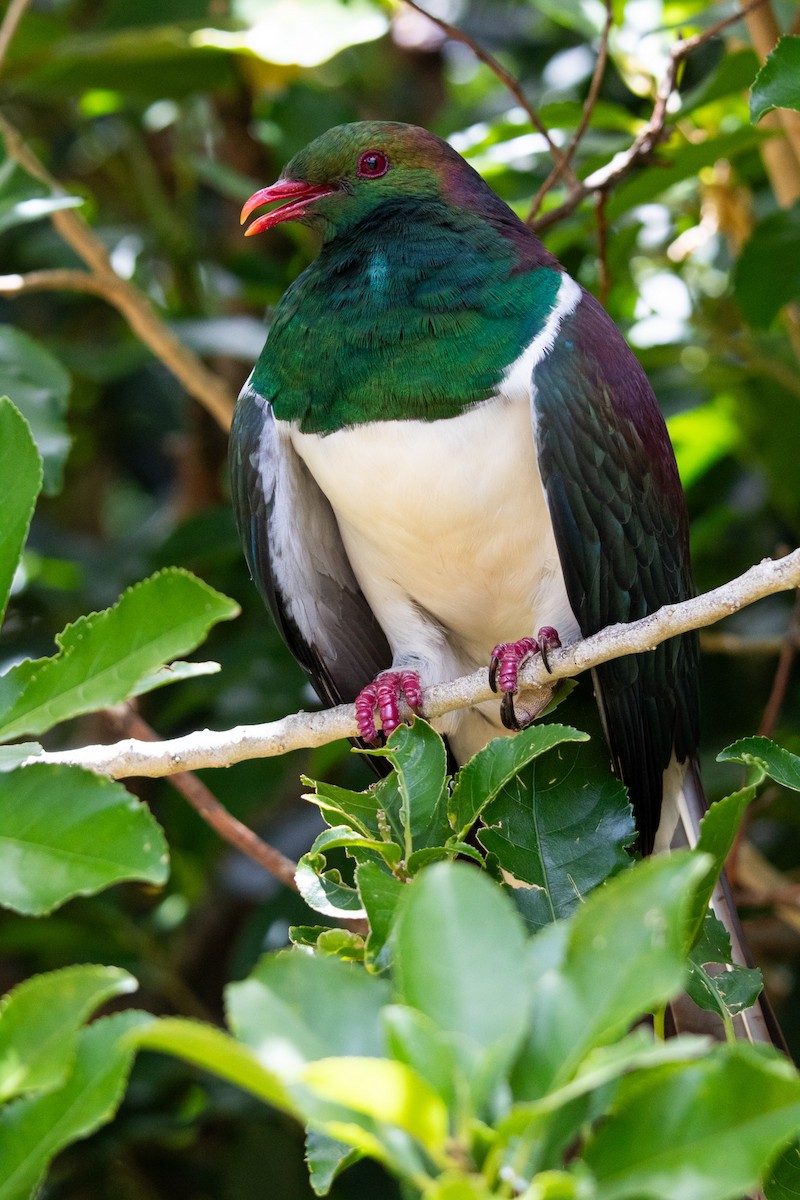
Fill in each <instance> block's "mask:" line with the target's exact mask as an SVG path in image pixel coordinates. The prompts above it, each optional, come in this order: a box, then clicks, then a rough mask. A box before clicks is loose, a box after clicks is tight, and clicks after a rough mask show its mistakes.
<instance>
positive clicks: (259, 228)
mask: <svg viewBox="0 0 800 1200" xmlns="http://www.w3.org/2000/svg"><path fill="white" fill-rule="evenodd" d="M335 191H336V187H335V186H334V185H332V184H329V183H304V182H303V181H302V180H301V179H279V180H278V181H277V183H273V184H272V185H271V186H270V187H265V188H262V189H261V191H260V192H254V193H253V195H252V196H251V197H250V199H249V200H248V201H247V203H246V204H245V206H244V208H243V209H242V215H241V223H242V225H244V223H245V221H246V220H247V218H248V217H249V216H250V214H251V213H252V212H253V211H254V210H255V209H257V208H260V207H261V205H262V204H272V203H274V202H275V201H276V200H288V201H289V203H288V204H283V205H281V207H280V208H276V209H273V211H272V212H269V213H265V214H264V216H263V217H259V218H258V219H257V220H256V221H254V222H253V224H252V225H251V226H250V227H249V229H245V231H244V236H245V237H252V236H253V234H254V233H263V232H264V230H265V229H271V228H272V226H273V225H280V223H281V222H282V221H296V220H297V218H298V217H302V216H303V214H304V213H305V211H306V209H307V208H308V206H309V204H311V203H313V201H314V200H320V199H321V198H322V197H323V196H330V195H332V194H333V192H335Z"/></svg>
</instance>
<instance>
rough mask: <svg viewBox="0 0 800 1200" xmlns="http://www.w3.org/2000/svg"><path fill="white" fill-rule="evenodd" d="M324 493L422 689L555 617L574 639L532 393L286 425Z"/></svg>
mask: <svg viewBox="0 0 800 1200" xmlns="http://www.w3.org/2000/svg"><path fill="white" fill-rule="evenodd" d="M290 437H291V440H292V443H293V445H294V447H295V449H296V451H297V453H298V454H299V455H300V457H301V458H303V459H304V460H305V462H306V464H307V466H308V467H309V469H310V471H311V473H312V475H313V476H314V478H315V479H316V481H317V483H318V484H319V486H320V487H321V488H322V490H323V492H324V493H325V495H326V496H327V497H328V499H329V501H330V503H331V505H332V507H333V510H334V512H335V514H336V518H337V520H338V523H339V528H340V530H341V535H342V540H343V542H344V545H345V548H346V550H347V554H348V557H349V559H350V562H351V563H352V566H353V569H354V571H355V574H356V577H357V578H358V581H359V583H360V585H361V588H362V590H363V592H364V594H365V596H366V598H367V600H368V602H369V604H370V606H371V608H372V609H373V611H374V612H375V614H376V616H377V618H378V620H379V622H380V624H381V626H382V627H383V629H384V631H385V632H386V635H387V638H388V640H389V644H390V645H391V647H392V652H393V654H394V658H395V662H396V663H402V662H404V661H412V662H414V663H415V665H416V663H417V662H418V661H419V662H421V664H422V669H421V675H422V676H423V682H424V683H426V684H427V683H432V682H435V681H437V680H439V679H444V678H449V677H452V676H453V674H455V673H459V672H464V671H468V670H474V669H475V668H476V667H478V666H480V665H482V664H485V663H487V662H488V658H489V653H490V651H491V648H492V646H493V645H494V644H495V643H496V642H498V641H511V640H514V639H517V638H520V637H525V636H527V635H529V634H531V633H535V632H536V630H537V629H538V628H539V627H540V626H541V625H554V626H555V627H556V628H557V629H558V630H559V633H560V634H561V637H562V639H563V640H565V641H566V640H570V639H572V638H573V637H576V636H577V635H578V628H577V623H576V621H575V618H574V616H573V613H572V609H571V607H570V604H569V601H568V599H567V595H566V590H565V588H564V582H563V577H562V573H561V568H560V564H559V559H558V553H557V550H556V546H555V539H554V536H553V529H552V524H551V521H550V517H549V514H548V511H547V507H546V502H545V497H544V491H543V489H542V484H541V479H540V476H539V470H538V466H537V462H536V453H535V448H534V443H533V434H532V430H531V418H530V403H529V400H528V399H527V398H525V399H523V398H517V399H514V400H509V399H505V398H499V399H496V400H491V401H486V402H485V403H483V404H481V405H479V406H477V407H476V408H474V409H471V410H470V411H469V412H467V413H465V414H463V415H461V416H459V417H455V418H452V419H449V420H441V421H433V422H423V421H418V422H397V421H387V422H376V423H374V424H369V425H363V426H356V427H353V428H350V429H347V430H342V431H340V432H337V433H332V434H329V435H327V436H324V437H323V436H319V435H317V434H302V433H299V432H297V431H296V430H292V431H291V433H290Z"/></svg>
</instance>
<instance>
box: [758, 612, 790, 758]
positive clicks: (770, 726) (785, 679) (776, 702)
mask: <svg viewBox="0 0 800 1200" xmlns="http://www.w3.org/2000/svg"><path fill="white" fill-rule="evenodd" d="M798 639H800V590H798V592H797V595H796V596H795V602H794V608H793V609H792V615H791V617H790V618H789V624H788V626H787V628H786V634H785V636H784V638H783V644H782V646H781V652H780V655H779V656H778V664H777V666H776V668H775V676H774V678H773V680H772V688H771V690H770V694H769V699H768V700H767V704H766V707H765V709H764V715H763V717H762V718H761V724H760V725H759V727H758V732H759V735H760V736H761V737H772V734H773V732H774V730H775V726H776V725H777V723H778V717H779V716H780V711H781V708H782V707H783V701H784V698H785V696H786V689H787V687H788V686H789V678H790V676H791V673H792V667H793V666H794V660H795V658H796V657H797V647H798Z"/></svg>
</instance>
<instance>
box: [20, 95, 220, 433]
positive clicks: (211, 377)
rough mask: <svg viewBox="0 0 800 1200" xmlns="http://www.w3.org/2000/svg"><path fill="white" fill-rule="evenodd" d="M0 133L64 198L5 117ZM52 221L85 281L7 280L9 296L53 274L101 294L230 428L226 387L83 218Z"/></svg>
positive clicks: (71, 275) (55, 216)
mask: <svg viewBox="0 0 800 1200" xmlns="http://www.w3.org/2000/svg"><path fill="white" fill-rule="evenodd" d="M0 132H1V133H2V134H3V137H4V139H5V143H6V148H7V150H8V153H9V155H10V156H11V158H13V159H14V160H15V161H16V162H17V163H19V165H20V166H21V167H22V168H23V169H24V170H25V171H27V172H28V174H29V175H32V176H33V177H34V179H38V180H39V181H40V183H43V184H44V185H45V186H46V187H47V188H48V190H49V191H51V192H54V193H56V194H60V195H63V194H64V191H63V188H62V187H61V185H60V184H59V183H58V181H57V180H56V179H54V178H53V176H52V175H51V174H50V173H49V171H48V170H47V169H46V168H45V167H44V166H43V164H42V163H41V162H40V161H39V159H38V158H37V157H36V155H35V154H34V153H33V151H32V150H31V149H30V147H29V146H27V145H26V143H25V142H24V141H23V139H22V137H21V136H20V134H19V133H18V132H17V130H16V129H15V128H14V126H13V125H11V123H10V122H9V121H8V120H7V118H6V117H4V116H2V114H0ZM50 220H51V221H52V223H53V225H54V226H55V228H56V230H57V231H58V232H59V233H60V234H61V236H62V237H63V239H64V241H65V242H67V243H68V244H69V245H70V246H71V247H72V249H73V250H75V252H76V253H77V254H78V255H79V256H80V258H82V259H83V261H84V262H85V263H86V265H87V267H88V268H89V274H88V276H87V279H86V282H85V283H84V282H79V278H80V276H81V272H79V271H69V272H66V282H65V273H63V272H47V271H38V272H34V273H33V275H32V276H10V277H7V278H10V279H12V280H16V281H17V283H16V292H15V289H14V285H9V286H7V288H6V294H7V295H13V294H19V293H20V292H23V291H25V290H26V287H27V288H32V287H37V286H39V287H42V286H45V284H44V283H43V282H42V281H43V280H44V279H46V278H47V277H48V276H49V278H50V280H51V282H52V281H53V280H54V279H55V280H58V279H60V280H61V282H60V283H58V282H55V283H53V286H56V287H59V286H60V287H63V286H67V287H70V288H72V289H75V288H79V289H80V290H82V291H93V292H96V293H97V294H98V295H101V296H103V298H104V299H106V300H108V302H109V303H110V304H113V305H114V307H115V308H116V309H117V310H118V311H119V312H120V313H121V315H122V316H123V317H124V318H125V320H126V321H127V322H128V324H129V326H130V327H131V329H132V330H133V332H134V333H135V334H136V335H137V336H138V337H139V338H140V339H141V341H143V342H144V344H145V345H146V346H147V347H148V348H149V349H150V350H152V352H153V354H154V355H155V356H156V357H157V358H158V359H160V361H161V362H163V363H164V365H165V366H166V367H168V368H169V370H170V371H172V373H173V375H175V377H176V378H177V379H178V380H179V381H180V383H182V384H183V386H184V387H185V388H186V390H187V392H189V394H190V395H192V396H194V397H195V399H196V400H198V401H199V402H200V404H202V405H203V407H204V408H206V409H207V410H208V411H209V412H210V413H211V415H212V416H213V417H214V418H215V419H216V420H217V421H218V422H219V424H220V425H221V426H222V428H223V429H227V428H228V427H229V426H230V423H231V417H232V415H233V406H234V397H233V395H232V394H231V392H230V389H229V388H228V385H227V383H225V381H224V380H223V379H221V378H220V376H218V375H216V374H215V373H214V372H213V371H210V370H209V369H208V367H206V366H205V364H204V363H203V362H202V361H201V360H200V359H199V358H198V357H197V355H196V354H194V353H193V352H192V351H191V350H189V349H188V347H186V346H184V344H183V343H182V342H181V341H179V340H178V338H177V337H176V336H175V334H174V333H173V332H172V331H171V330H170V329H169V328H168V327H167V326H166V325H165V324H164V322H163V321H162V320H161V318H160V317H159V316H158V314H157V312H156V310H155V309H154V307H153V305H152V304H151V303H150V301H149V300H148V299H147V297H146V296H145V295H143V293H142V292H140V291H139V289H138V288H136V287H134V285H133V284H132V283H129V282H128V280H127V279H121V278H120V276H119V275H117V273H116V271H115V270H114V268H113V266H112V265H111V259H110V258H109V255H108V251H107V250H106V248H105V246H104V245H103V243H102V242H101V241H100V239H99V238H98V237H96V236H95V234H94V233H93V232H92V230H91V229H90V228H89V226H88V225H87V224H86V222H85V221H84V220H83V218H82V217H81V216H79V215H78V214H77V213H76V212H74V211H73V210H72V209H67V208H64V209H59V210H58V211H56V212H53V213H51V214H50ZM31 279H33V283H31V282H30V281H31ZM26 280H27V281H28V282H27V284H26ZM37 280H38V284H37Z"/></svg>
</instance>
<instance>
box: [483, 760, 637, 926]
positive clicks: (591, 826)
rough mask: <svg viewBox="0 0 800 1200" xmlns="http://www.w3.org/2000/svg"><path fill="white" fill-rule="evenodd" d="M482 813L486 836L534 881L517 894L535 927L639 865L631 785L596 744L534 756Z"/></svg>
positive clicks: (491, 847)
mask: <svg viewBox="0 0 800 1200" xmlns="http://www.w3.org/2000/svg"><path fill="white" fill-rule="evenodd" d="M587 751H588V752H589V753H588V754H587V753H586V752H587ZM482 819H483V821H484V822H485V823H486V824H487V825H488V826H489V828H488V829H482V830H480V831H479V834H478V840H479V841H480V842H481V844H482V845H483V846H485V847H486V849H487V850H488V851H489V852H490V853H493V854H496V855H497V859H498V862H499V863H500V866H501V867H502V868H503V869H504V870H506V871H508V872H510V873H511V874H512V875H513V876H514V877H515V878H516V879H518V880H521V881H523V882H525V883H528V884H530V885H531V887H529V888H515V889H514V900H515V902H516V903H517V905H518V907H519V909H520V912H521V913H522V915H523V917H524V918H525V920H526V921H527V923H528V925H529V926H531V927H532V928H534V929H535V928H538V927H540V926H541V925H545V924H547V923H549V922H550V921H555V920H557V919H558V918H559V917H566V916H569V914H570V913H571V912H573V911H574V909H575V908H576V907H577V906H578V905H579V904H581V903H582V902H583V899H584V897H585V896H586V895H587V894H588V892H590V891H591V890H592V888H594V887H597V885H598V884H600V883H602V882H603V880H605V879H607V878H608V877H609V876H610V875H612V874H614V873H616V872H617V871H620V870H623V869H626V868H628V867H630V866H631V862H632V860H631V858H630V857H629V856H628V855H627V854H626V853H625V847H626V846H630V845H631V844H632V843H633V842H634V841H635V840H636V827H635V825H634V823H633V814H632V810H631V806H630V804H629V802H628V796H627V792H626V790H625V787H624V786H623V785H622V784H621V783H620V782H619V781H618V780H616V779H614V778H613V777H612V776H611V775H610V774H609V773H608V770H607V769H603V770H602V771H601V770H600V769H599V768H598V767H597V766H596V765H594V764H593V759H592V753H591V747H586V746H561V747H559V748H558V749H557V750H556V751H555V752H554V753H553V754H548V755H547V757H546V758H544V759H542V760H541V761H538V760H537V761H536V762H534V763H532V764H531V765H530V766H529V767H527V768H526V769H525V770H524V771H523V772H522V773H521V774H520V775H518V776H517V777H516V778H515V779H513V780H512V781H511V782H510V783H508V784H506V786H505V787H504V788H503V789H502V790H501V791H500V793H499V795H498V796H497V797H496V799H494V800H493V801H492V802H491V803H490V804H489V805H488V806H487V808H485V809H484V811H483V814H482Z"/></svg>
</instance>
